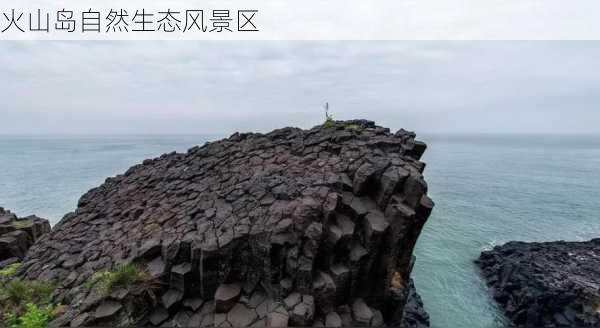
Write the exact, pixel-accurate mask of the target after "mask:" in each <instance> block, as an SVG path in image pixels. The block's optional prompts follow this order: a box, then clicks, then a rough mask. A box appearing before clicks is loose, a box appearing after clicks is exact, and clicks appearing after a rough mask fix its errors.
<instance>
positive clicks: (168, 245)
mask: <svg viewBox="0 0 600 328" xmlns="http://www.w3.org/2000/svg"><path fill="white" fill-rule="evenodd" d="M425 148H426V146H425V144H424V143H422V142H419V141H415V134H414V133H410V132H407V131H404V130H400V131H398V132H396V133H391V132H390V131H389V129H386V128H383V127H379V126H376V125H375V124H374V123H373V122H370V121H365V120H355V121H344V122H341V121H338V122H328V124H326V125H324V126H317V127H315V128H313V129H310V130H301V129H297V128H283V129H279V130H275V131H272V132H270V133H267V134H254V133H244V134H239V133H236V134H234V135H232V136H231V137H229V138H228V139H224V140H220V141H217V142H211V143H207V144H205V145H204V146H202V147H194V148H192V149H190V150H189V151H188V152H187V153H185V154H180V153H171V154H165V155H163V156H161V157H159V158H156V159H151V160H146V161H144V162H143V163H142V164H140V165H136V166H134V167H132V168H130V169H129V170H128V171H127V172H125V173H124V174H123V175H119V176H116V177H114V178H109V179H107V180H106V182H105V183H104V184H102V185H101V186H99V187H97V188H95V189H92V190H90V191H89V192H88V193H86V194H85V195H84V196H83V197H81V199H80V200H79V204H78V207H77V209H76V211H75V212H74V213H69V214H67V215H66V216H65V217H64V218H63V219H62V220H61V221H60V223H58V224H57V226H56V227H54V229H53V231H52V232H51V233H50V234H49V236H48V237H47V238H43V239H42V240H41V241H39V242H38V243H36V244H35V245H34V246H33V247H32V248H31V249H30V251H29V253H28V255H27V257H26V258H25V260H24V262H23V264H22V266H21V268H20V269H19V271H18V275H19V276H21V277H24V278H27V279H42V280H53V281H56V282H57V283H58V286H59V288H58V289H57V291H56V292H55V297H54V298H55V300H56V301H57V302H61V303H62V304H67V305H68V308H67V310H66V312H65V313H64V314H63V315H62V316H60V317H59V318H57V319H56V320H55V321H54V322H53V324H54V325H71V326H77V325H111V326H125V325H129V324H144V325H152V326H200V325H214V326H223V327H225V326H250V325H255V326H258V325H267V324H268V325H271V326H285V325H296V326H310V325H327V326H339V325H342V324H343V325H359V326H380V325H383V324H398V323H399V322H400V321H401V320H402V317H403V313H404V307H405V304H406V302H407V299H408V297H409V295H411V294H413V293H414V287H412V283H411V281H410V273H411V268H412V263H413V261H414V258H413V256H412V252H413V248H414V245H415V242H416V240H417V237H418V236H419V233H420V231H421V229H422V227H423V225H424V224H425V221H426V220H427V218H428V217H429V215H430V213H431V210H432V208H433V202H432V201H431V199H429V197H427V184H426V183H425V181H424V179H423V175H422V173H423V170H424V168H425V164H424V163H422V162H420V161H419V159H420V157H421V155H422V154H423V152H424V151H425ZM128 264H133V265H135V267H136V268H138V269H139V270H143V271H144V273H146V275H147V276H149V277H150V278H151V279H152V280H153V282H154V283H152V284H151V286H152V287H148V288H146V289H145V292H144V289H143V288H141V289H140V288H136V286H133V284H130V285H126V286H120V287H119V288H116V289H113V290H109V291H108V292H106V291H105V292H104V293H101V292H99V291H98V290H97V289H96V288H94V284H93V281H94V280H95V277H97V274H98V273H99V272H105V273H106V272H110V271H111V270H115V269H117V270H118V268H123V266H124V265H128ZM101 276H102V275H101ZM105 276H110V274H108V273H107V275H105ZM90 281H92V283H90ZM146 282H147V281H146ZM411 289H412V290H411ZM412 302H413V303H414V301H412ZM409 303H410V302H409ZM417 312H418V311H417ZM406 317H410V318H412V320H413V321H414V320H416V321H419V320H421V319H422V318H421V317H422V315H421V314H419V313H417V314H415V311H412V312H411V314H410V315H407V316H405V318H406ZM425 319H426V318H425ZM415 325H418V322H417V323H416V324H415Z"/></svg>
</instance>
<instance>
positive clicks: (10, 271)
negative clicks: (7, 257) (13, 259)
mask: <svg viewBox="0 0 600 328" xmlns="http://www.w3.org/2000/svg"><path fill="white" fill-rule="evenodd" d="M20 266H21V262H17V263H13V264H9V265H7V266H6V267H5V268H4V269H2V270H0V277H10V276H12V275H14V274H15V273H16V272H17V269H19V267H20Z"/></svg>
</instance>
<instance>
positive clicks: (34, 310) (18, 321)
mask: <svg viewBox="0 0 600 328" xmlns="http://www.w3.org/2000/svg"><path fill="white" fill-rule="evenodd" d="M15 264H17V263H15ZM13 267H15V266H13ZM5 270H6V268H5ZM14 270H15V271H16V267H15V268H14ZM3 271H4V270H3ZM54 289H55V285H54V284H52V283H49V282H43V281H35V280H32V281H29V280H21V279H11V280H10V281H7V282H2V283H0V313H3V314H4V316H3V318H2V319H4V324H5V326H6V327H9V328H43V327H45V326H46V325H47V323H48V321H50V320H51V319H52V318H54V316H55V314H56V313H57V310H58V309H60V308H62V307H61V306H60V305H54V304H52V303H51V301H52V293H53V292H54Z"/></svg>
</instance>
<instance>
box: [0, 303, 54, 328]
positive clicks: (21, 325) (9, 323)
mask: <svg viewBox="0 0 600 328" xmlns="http://www.w3.org/2000/svg"><path fill="white" fill-rule="evenodd" d="M59 309H60V306H56V305H46V306H45V307H38V306H37V305H35V304H33V303H27V304H25V311H24V312H23V313H22V314H21V315H17V314H15V313H12V312H11V313H7V314H6V316H5V319H4V324H5V325H6V327H7V328H44V327H46V326H47V325H48V322H49V321H50V320H52V318H53V317H54V316H55V315H56V312H57V310H59Z"/></svg>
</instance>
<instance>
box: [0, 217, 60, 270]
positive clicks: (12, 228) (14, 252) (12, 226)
mask: <svg viewBox="0 0 600 328" xmlns="http://www.w3.org/2000/svg"><path fill="white" fill-rule="evenodd" d="M47 232H50V223H49V222H48V220H46V219H42V218H39V217H37V216H35V215H32V216H28V217H24V218H19V217H17V216H16V215H15V214H13V213H11V212H10V211H9V210H5V209H4V208H2V207H0V269H1V268H3V267H4V266H6V265H8V264H12V263H16V262H19V261H21V260H22V259H23V258H24V257H25V254H26V253H27V250H28V249H29V247H31V245H32V244H33V243H34V242H36V241H37V240H38V239H40V238H41V237H42V235H43V234H45V233H47Z"/></svg>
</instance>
